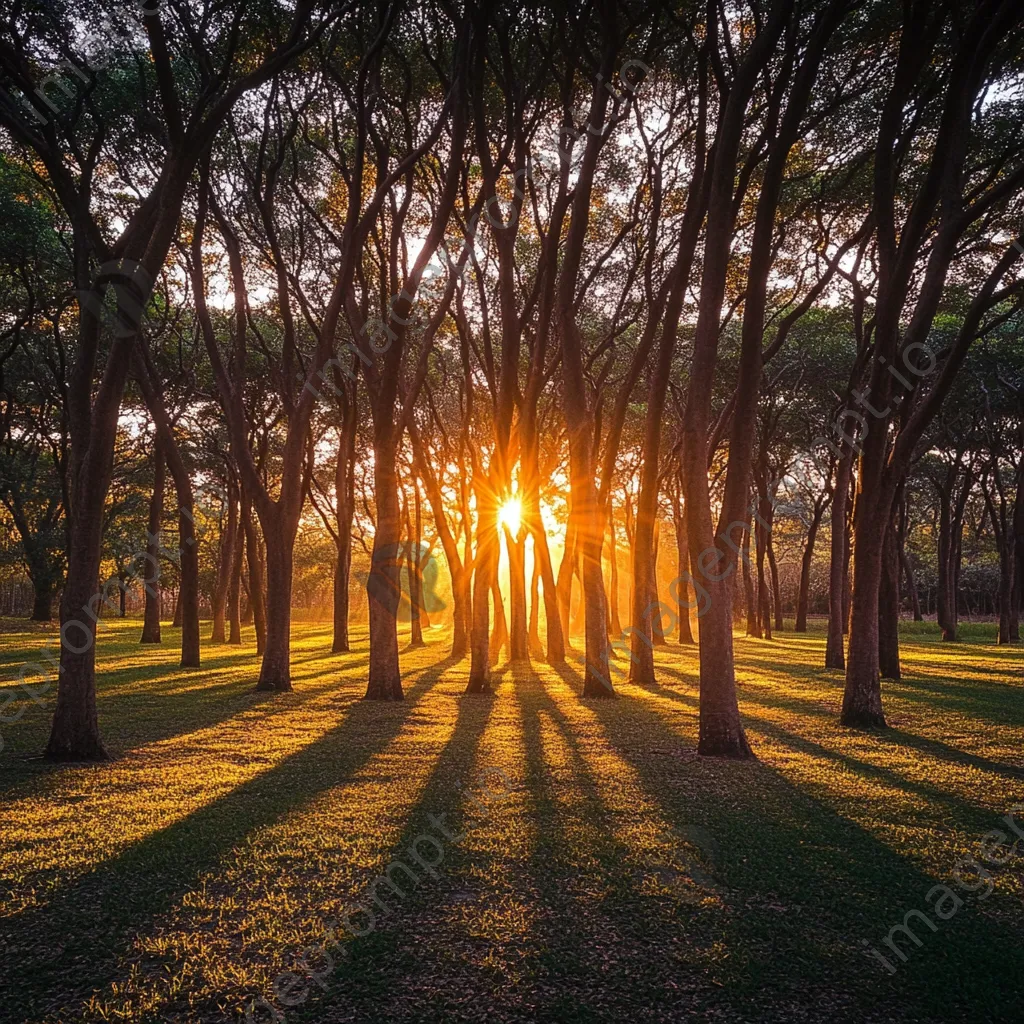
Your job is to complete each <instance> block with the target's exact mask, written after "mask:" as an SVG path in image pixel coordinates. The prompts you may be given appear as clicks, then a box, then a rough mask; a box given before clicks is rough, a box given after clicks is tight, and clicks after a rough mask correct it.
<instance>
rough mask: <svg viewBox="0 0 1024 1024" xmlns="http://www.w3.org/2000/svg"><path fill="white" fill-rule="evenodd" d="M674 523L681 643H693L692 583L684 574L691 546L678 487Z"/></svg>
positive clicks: (673, 505) (674, 506)
mask: <svg viewBox="0 0 1024 1024" xmlns="http://www.w3.org/2000/svg"><path fill="white" fill-rule="evenodd" d="M672 512H673V524H674V526H675V533H676V572H677V573H678V579H679V591H678V593H677V594H676V598H677V600H678V603H679V643H680V644H687V645H689V644H692V643H693V642H694V639H693V628H692V627H691V625H690V608H691V604H690V589H691V588H690V583H689V580H688V579H687V578H686V576H685V575H684V574H688V573H689V572H690V548H689V545H688V544H687V541H686V511H685V509H684V508H683V507H682V503H681V502H680V500H679V492H678V489H677V490H674V491H673V493H672Z"/></svg>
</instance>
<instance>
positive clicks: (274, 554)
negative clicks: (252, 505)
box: [256, 506, 298, 693]
mask: <svg viewBox="0 0 1024 1024" xmlns="http://www.w3.org/2000/svg"><path fill="white" fill-rule="evenodd" d="M261 520H262V523H261V525H262V527H263V536H264V537H265V538H266V543H267V644H266V648H265V649H264V651H263V661H262V663H261V664H260V676H259V680H258V681H257V683H256V689H257V690H259V691H263V692H279V693H281V692H287V691H289V690H291V688H292V678H291V625H292V559H293V550H294V544H295V531H296V527H297V525H298V524H297V522H296V523H295V524H293V523H292V522H290V521H289V517H288V516H287V515H286V514H285V512H284V510H283V509H282V508H280V507H279V506H278V507H275V508H274V509H273V511H271V512H270V513H269V514H268V515H266V518H263V517H262V516H261Z"/></svg>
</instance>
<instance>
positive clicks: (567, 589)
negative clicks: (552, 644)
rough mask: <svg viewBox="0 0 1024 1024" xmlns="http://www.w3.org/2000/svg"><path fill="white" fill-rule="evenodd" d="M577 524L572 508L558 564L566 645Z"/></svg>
mask: <svg viewBox="0 0 1024 1024" xmlns="http://www.w3.org/2000/svg"><path fill="white" fill-rule="evenodd" d="M577 561H578V559H577V556H576V524H575V523H574V521H573V514H572V508H571V507H570V509H569V521H568V523H567V524H566V527H565V547H564V548H563V549H562V560H561V562H559V564H558V579H557V581H556V582H555V590H556V592H557V595H558V618H559V624H560V625H561V627H562V636H563V637H564V638H565V643H566V646H569V644H570V637H571V635H572V634H571V632H570V628H569V612H570V611H571V605H572V577H573V573H574V571H575V568H576V562H577Z"/></svg>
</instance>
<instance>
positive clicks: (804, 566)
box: [794, 502, 825, 633]
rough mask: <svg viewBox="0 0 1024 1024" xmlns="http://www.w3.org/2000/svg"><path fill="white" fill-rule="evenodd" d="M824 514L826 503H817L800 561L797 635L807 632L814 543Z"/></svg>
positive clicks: (795, 627)
mask: <svg viewBox="0 0 1024 1024" xmlns="http://www.w3.org/2000/svg"><path fill="white" fill-rule="evenodd" d="M824 513H825V503H824V502H818V503H815V506H814V514H813V516H812V517H811V525H810V526H809V527H808V529H807V543H806V544H805V545H804V553H803V557H802V558H801V560H800V589H799V591H798V593H797V598H796V625H795V626H794V631H795V632H797V633H806V632H807V608H808V605H809V604H810V600H811V565H812V564H813V562H814V542H815V541H816V540H817V539H818V529H819V527H820V526H821V517H822V516H823V515H824Z"/></svg>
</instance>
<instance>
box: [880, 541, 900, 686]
mask: <svg viewBox="0 0 1024 1024" xmlns="http://www.w3.org/2000/svg"><path fill="white" fill-rule="evenodd" d="M897 546H898V542H897V538H896V526H895V524H894V523H890V526H889V529H888V530H887V531H886V534H885V548H884V550H883V552H882V579H881V590H880V591H879V595H878V597H879V600H878V670H879V674H880V675H881V677H882V678H883V679H899V678H900V632H899V625H900V563H899V553H898V551H897Z"/></svg>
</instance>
